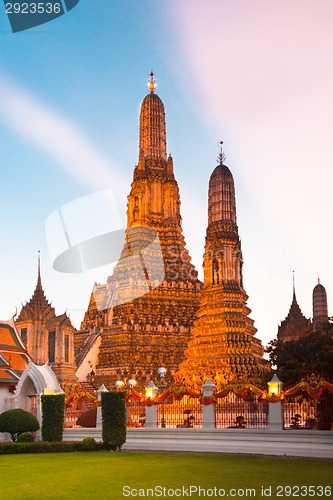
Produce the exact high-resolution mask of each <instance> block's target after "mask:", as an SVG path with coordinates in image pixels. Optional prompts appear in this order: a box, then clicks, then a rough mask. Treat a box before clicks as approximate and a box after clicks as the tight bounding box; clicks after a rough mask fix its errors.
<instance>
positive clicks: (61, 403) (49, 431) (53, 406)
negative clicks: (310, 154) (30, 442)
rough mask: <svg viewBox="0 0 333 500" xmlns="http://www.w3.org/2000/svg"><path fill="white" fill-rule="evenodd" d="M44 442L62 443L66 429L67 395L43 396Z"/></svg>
mask: <svg viewBox="0 0 333 500" xmlns="http://www.w3.org/2000/svg"><path fill="white" fill-rule="evenodd" d="M41 400H42V412H43V422H42V437H43V441H61V440H62V434H63V429H64V414H65V394H43V395H42V398H41Z"/></svg>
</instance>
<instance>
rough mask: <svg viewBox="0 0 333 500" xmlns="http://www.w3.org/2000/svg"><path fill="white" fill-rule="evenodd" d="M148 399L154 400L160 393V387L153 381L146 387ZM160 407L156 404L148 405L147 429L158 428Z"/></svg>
mask: <svg viewBox="0 0 333 500" xmlns="http://www.w3.org/2000/svg"><path fill="white" fill-rule="evenodd" d="M145 392H146V399H151V400H153V399H154V398H155V396H156V395H157V393H158V387H156V385H155V384H154V382H153V381H151V382H150V383H149V385H148V386H147V387H146V389H145ZM157 412H158V408H157V405H156V404H152V405H146V429H157V426H158V415H157Z"/></svg>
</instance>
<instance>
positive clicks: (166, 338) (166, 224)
mask: <svg viewBox="0 0 333 500" xmlns="http://www.w3.org/2000/svg"><path fill="white" fill-rule="evenodd" d="M148 87H149V94H148V95H146V97H145V98H144V99H143V102H142V106H141V113H140V130H139V161H138V165H137V166H136V167H135V169H134V175H133V182H132V185H131V191H130V194H129V196H128V203H127V228H126V241H125V245H124V248H123V251H122V254H121V257H120V259H119V261H118V263H117V265H116V266H115V268H114V271H113V274H112V276H110V277H109V278H108V282H107V285H106V286H105V300H104V303H103V305H102V306H101V309H102V310H101V311H99V312H98V311H96V307H95V309H94V308H93V302H91V305H90V306H89V307H88V310H87V313H86V315H85V319H84V321H83V323H82V329H88V328H90V327H91V325H95V326H96V324H97V325H98V326H99V327H100V328H101V330H103V333H102V335H101V346H100V350H99V357H98V364H97V373H96V380H97V383H98V384H101V383H106V384H107V383H109V384H111V387H112V384H114V382H115V381H116V380H117V379H118V380H119V379H122V380H124V379H125V378H127V379H128V378H134V379H136V380H137V383H138V384H139V385H141V386H145V385H146V384H147V383H148V382H149V380H150V379H154V378H155V379H156V377H158V375H157V369H158V368H159V367H161V366H164V367H165V368H167V370H168V371H167V376H166V377H167V378H168V377H170V378H172V376H173V373H174V372H175V371H176V370H177V367H178V364H179V363H180V361H182V360H183V358H184V350H185V348H186V346H187V342H188V339H189V337H190V328H191V326H192V325H193V321H194V318H195V313H196V310H197V309H198V306H199V300H198V298H199V293H200V291H201V288H202V283H201V282H200V281H199V280H198V274H197V272H196V270H195V268H194V266H193V264H192V263H191V257H190V256H189V253H188V251H187V249H186V246H185V240H184V236H183V234H182V227H181V216H180V196H179V189H178V184H177V181H176V179H175V176H174V170H173V160H172V158H171V156H169V157H167V149H166V126H165V111H164V105H163V103H162V101H161V99H160V98H159V97H158V95H157V94H156V92H155V91H156V82H155V78H154V75H153V73H151V75H150V79H149V81H148ZM96 315H99V317H98V318H97V316H96ZM96 318H97V320H96ZM95 330H96V328H95ZM80 335H81V337H77V338H78V339H81V338H82V339H83V337H84V336H86V334H85V335H83V334H80Z"/></svg>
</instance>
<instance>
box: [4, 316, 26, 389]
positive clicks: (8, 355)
mask: <svg viewBox="0 0 333 500" xmlns="http://www.w3.org/2000/svg"><path fill="white" fill-rule="evenodd" d="M30 361H31V358H30V356H29V355H28V352H27V350H26V348H25V347H24V345H23V343H22V341H21V338H20V335H19V333H18V331H17V329H16V327H15V324H14V321H13V320H10V321H0V383H1V384H6V385H15V384H16V383H17V381H18V379H19V377H20V375H21V374H22V373H23V371H24V370H25V367H26V366H27V364H28V363H29V362H30Z"/></svg>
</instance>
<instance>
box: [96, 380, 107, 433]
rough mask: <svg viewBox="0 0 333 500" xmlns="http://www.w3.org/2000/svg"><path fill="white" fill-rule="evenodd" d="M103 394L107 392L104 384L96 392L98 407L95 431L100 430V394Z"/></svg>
mask: <svg viewBox="0 0 333 500" xmlns="http://www.w3.org/2000/svg"><path fill="white" fill-rule="evenodd" d="M103 392H109V391H108V390H107V388H106V387H105V385H104V384H102V385H101V387H100V388H99V389H98V391H97V399H98V406H97V417H96V429H101V428H102V403H101V401H102V393H103Z"/></svg>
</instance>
